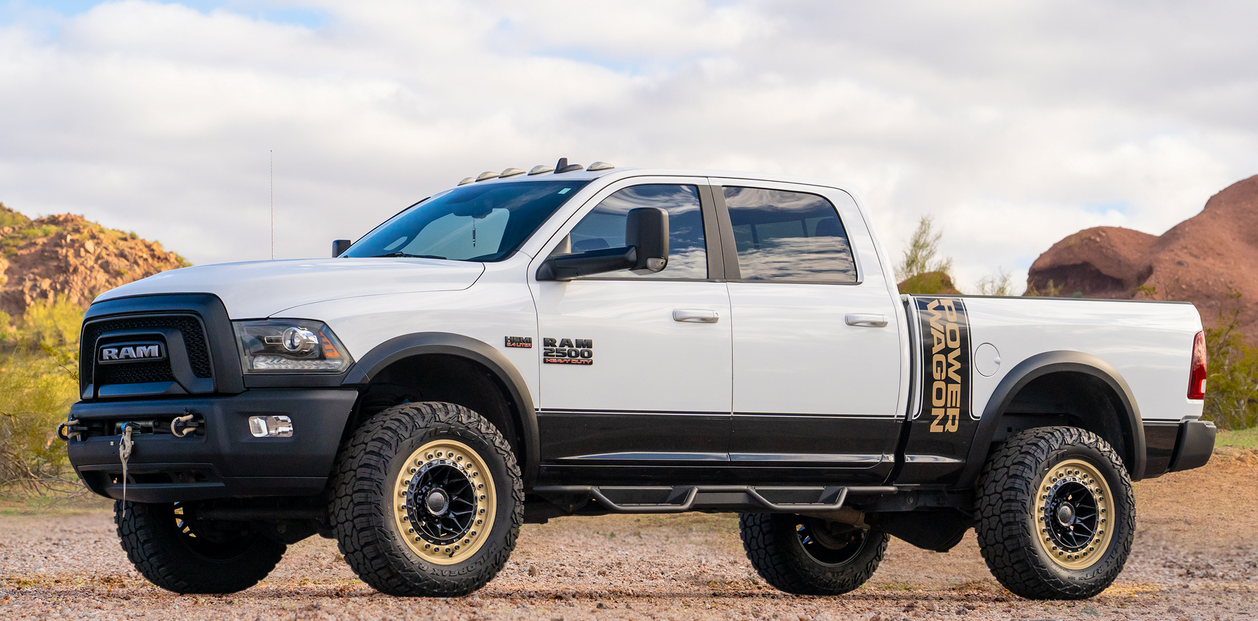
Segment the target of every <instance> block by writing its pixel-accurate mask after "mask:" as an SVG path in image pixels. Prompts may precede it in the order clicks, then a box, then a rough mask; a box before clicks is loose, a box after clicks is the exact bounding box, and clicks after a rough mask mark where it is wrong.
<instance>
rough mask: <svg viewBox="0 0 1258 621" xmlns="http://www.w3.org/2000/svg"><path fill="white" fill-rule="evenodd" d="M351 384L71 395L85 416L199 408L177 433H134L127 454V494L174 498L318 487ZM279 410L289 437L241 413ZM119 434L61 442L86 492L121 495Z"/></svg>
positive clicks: (74, 412)
mask: <svg viewBox="0 0 1258 621" xmlns="http://www.w3.org/2000/svg"><path fill="white" fill-rule="evenodd" d="M357 398H358V392H357V391H356V390H339V389H322V390H319V389H310V388H306V389H254V390H249V391H246V392H244V393H241V394H238V395H232V396H220V397H198V398H182V399H146V400H137V401H111V402H93V403H83V402H80V403H76V404H75V405H74V406H73V407H72V408H71V409H70V416H71V418H77V419H80V420H82V421H84V422H86V421H88V420H92V419H104V420H110V421H126V420H128V419H136V420H141V419H145V418H155V417H156V418H160V417H162V416H166V417H169V416H171V415H172V414H173V415H175V416H178V415H180V414H182V413H183V412H184V410H185V408H186V409H187V410H188V411H190V412H192V413H195V414H199V415H200V416H201V417H203V418H204V421H205V427H204V429H203V430H202V433H200V434H196V435H190V436H188V437H184V438H177V437H175V436H173V435H170V434H148V433H141V434H136V435H134V436H133V439H134V442H135V445H134V448H133V450H132V452H131V458H130V459H129V460H128V465H127V472H128V474H129V477H128V481H129V482H128V483H127V499H128V500H133V501H136V502H176V501H189V500H204V499H209V498H241V497H249V496H304V495H310V494H317V493H319V492H320V491H322V490H323V488H324V486H325V484H326V483H327V479H328V476H329V475H330V474H331V472H332V462H333V460H334V459H335V458H336V451H337V448H338V446H339V445H340V441H341V433H342V431H343V430H344V429H345V423H346V421H347V419H348V417H349V414H350V411H351V410H352V409H353V407H354V402H355V400H356V399H357ZM257 415H284V416H288V417H290V418H291V419H292V421H293V435H292V437H289V438H255V437H253V435H252V434H250V433H249V424H248V420H249V417H250V416H257ZM119 440H120V436H116V435H115V436H98V437H91V438H88V439H86V440H72V441H71V442H70V443H69V456H70V463H71V464H72V465H73V466H74V470H75V472H77V473H78V475H79V477H80V478H82V479H83V482H84V483H85V484H87V486H88V487H89V488H91V490H92V491H93V492H96V493H97V494H100V495H102V496H106V497H109V498H121V497H122V483H121V478H120V477H121V475H122V463H121V461H120V460H119V457H118V443H119Z"/></svg>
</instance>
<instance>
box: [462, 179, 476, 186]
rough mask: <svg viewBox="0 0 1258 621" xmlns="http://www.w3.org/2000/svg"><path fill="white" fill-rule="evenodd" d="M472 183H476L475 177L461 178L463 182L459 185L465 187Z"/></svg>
mask: <svg viewBox="0 0 1258 621" xmlns="http://www.w3.org/2000/svg"><path fill="white" fill-rule="evenodd" d="M473 181H476V177H463V180H462V181H460V182H459V185H467V184H469V183H471V182H473Z"/></svg>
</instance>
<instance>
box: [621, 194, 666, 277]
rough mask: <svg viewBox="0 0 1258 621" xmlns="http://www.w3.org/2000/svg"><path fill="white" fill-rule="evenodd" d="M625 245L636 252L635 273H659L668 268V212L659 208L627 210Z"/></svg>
mask: <svg viewBox="0 0 1258 621" xmlns="http://www.w3.org/2000/svg"><path fill="white" fill-rule="evenodd" d="M625 245H626V246H629V247H630V248H635V249H637V251H638V256H637V262H636V263H635V264H634V266H633V268H631V269H633V271H635V272H639V273H642V272H659V271H663V270H664V268H666V267H668V212H667V211H664V210H663V209H660V208H659V207H639V208H637V209H631V210H629V217H628V218H625Z"/></svg>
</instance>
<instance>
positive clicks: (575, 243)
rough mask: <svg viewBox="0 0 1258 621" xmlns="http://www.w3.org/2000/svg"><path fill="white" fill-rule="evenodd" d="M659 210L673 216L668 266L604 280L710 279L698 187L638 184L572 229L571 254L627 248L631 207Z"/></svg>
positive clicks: (605, 202)
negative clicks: (626, 232) (627, 231)
mask: <svg viewBox="0 0 1258 621" xmlns="http://www.w3.org/2000/svg"><path fill="white" fill-rule="evenodd" d="M638 207H659V208H661V209H663V210H664V211H667V212H668V266H667V267H665V268H664V269H663V270H661V271H659V272H655V273H651V274H635V273H633V272H631V271H629V270H622V271H619V272H611V273H609V274H602V275H600V276H599V277H601V278H608V277H611V278H686V279H697V280H703V279H706V278H707V277H708V253H707V248H706V245H705V244H706V241H705V240H704V237H703V210H702V209H701V208H700V206H699V188H697V187H695V186H693V185H665V184H652V185H635V186H632V187H628V188H625V189H623V190H620V191H618V192H616V193H615V194H612V195H611V196H608V197H607V198H605V199H603V201H602V202H601V203H599V204H598V206H597V207H595V208H594V210H593V211H591V212H590V213H588V214H586V216H585V217H584V218H582V219H581V222H580V223H578V224H577V225H576V227H574V228H573V229H572V232H571V233H570V234H569V236H568V239H569V243H570V246H571V250H570V251H571V252H586V251H590V250H600V249H603V248H619V247H622V246H624V245H625V220H626V218H628V216H629V210H630V209H636V208H638Z"/></svg>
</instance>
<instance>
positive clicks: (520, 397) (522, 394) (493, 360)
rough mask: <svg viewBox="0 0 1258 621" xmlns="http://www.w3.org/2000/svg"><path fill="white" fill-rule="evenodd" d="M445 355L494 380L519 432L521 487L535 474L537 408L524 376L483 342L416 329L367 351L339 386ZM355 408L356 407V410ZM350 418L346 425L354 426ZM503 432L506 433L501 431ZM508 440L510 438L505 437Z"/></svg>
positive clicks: (360, 383)
mask: <svg viewBox="0 0 1258 621" xmlns="http://www.w3.org/2000/svg"><path fill="white" fill-rule="evenodd" d="M431 356H449V357H454V358H458V359H461V360H464V361H466V362H467V363H470V364H472V365H475V366H477V367H480V368H481V369H483V370H484V371H486V372H487V373H488V374H489V375H490V376H491V377H493V378H494V379H495V380H497V381H496V384H497V387H498V389H499V390H500V391H501V393H502V394H501V396H502V397H503V399H504V400H505V401H506V404H507V405H508V407H509V409H510V415H511V417H512V418H513V420H512V421H511V422H512V423H513V424H514V425H515V429H514V430H515V431H516V432H517V433H518V434H519V442H518V444H519V446H520V449H521V454H520V455H518V456H517V458H518V460H519V462H520V471H521V474H522V476H523V479H524V484H525V486H526V487H527V486H530V485H532V483H533V481H535V480H536V477H537V469H538V457H539V454H540V451H541V448H540V442H539V440H538V431H537V411H536V409H535V408H534V406H533V396H532V394H531V393H530V392H529V388H528V384H527V383H526V382H525V381H524V376H523V375H522V374H521V373H520V370H519V369H517V368H516V366H515V365H514V364H512V363H511V361H510V360H508V359H507V357H506V356H504V355H503V354H502V352H500V351H498V350H497V349H494V348H493V347H492V346H490V345H489V344H487V343H485V342H484V341H479V340H476V339H473V338H471V337H468V336H464V335H461V334H452V333H448V332H420V333H415V334H406V335H402V336H397V337H394V338H391V339H389V340H387V341H385V342H383V343H381V344H379V345H377V346H375V347H374V348H372V350H371V351H369V352H367V354H366V355H364V356H363V357H362V358H361V359H360V360H359V361H358V362H357V363H356V364H355V365H354V367H353V368H352V369H350V371H349V373H348V374H347V375H346V376H345V380H344V382H342V383H343V385H357V386H366V385H369V384H371V382H372V380H373V379H375V378H377V377H379V376H380V375H381V374H383V373H385V372H386V371H387V370H389V369H390V368H391V367H394V366H395V365H398V364H399V363H403V362H405V361H408V360H414V359H417V358H422V357H431ZM356 411H357V409H356ZM356 418H357V417H353V418H352V419H351V420H350V422H349V425H351V426H352V425H356V424H357V423H358V422H360V421H358V420H356ZM503 431H504V435H507V434H506V433H505V432H506V431H507V430H503ZM509 439H510V438H509Z"/></svg>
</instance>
